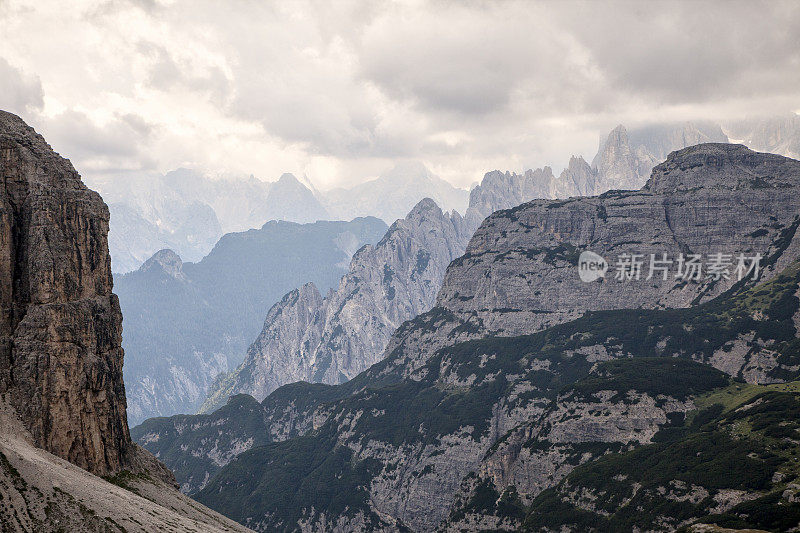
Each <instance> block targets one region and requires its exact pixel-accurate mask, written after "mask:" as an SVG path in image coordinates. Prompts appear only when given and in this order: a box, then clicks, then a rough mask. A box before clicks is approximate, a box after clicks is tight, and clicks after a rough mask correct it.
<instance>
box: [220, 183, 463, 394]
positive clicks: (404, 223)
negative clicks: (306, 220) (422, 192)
mask: <svg viewBox="0 0 800 533" xmlns="http://www.w3.org/2000/svg"><path fill="white" fill-rule="evenodd" d="M473 230H474V227H470V226H469V225H468V224H467V223H466V221H465V220H464V219H463V218H462V217H461V215H459V214H458V213H457V212H452V213H446V212H443V211H442V210H441V209H440V208H439V206H437V205H436V203H435V202H434V201H433V200H431V199H429V198H426V199H424V200H422V201H421V202H419V203H418V204H417V205H416V206H415V207H414V209H412V210H411V212H410V213H409V214H408V216H406V217H405V218H404V219H400V220H398V221H397V222H395V223H394V224H393V225H392V227H391V228H389V231H388V232H387V233H386V235H385V236H384V237H383V239H381V241H380V242H379V243H378V244H377V245H375V246H371V245H367V246H364V247H363V248H361V249H360V250H359V251H358V252H356V254H355V255H354V257H353V260H352V262H351V264H350V271H349V272H348V274H347V275H346V276H344V277H343V278H342V279H341V280H340V282H339V286H338V287H337V288H336V290H333V291H331V292H330V293H329V294H328V295H327V296H326V297H324V298H323V297H322V295H321V294H320V292H319V290H318V289H317V287H316V286H315V285H314V284H313V283H309V284H306V285H304V286H303V287H301V288H299V289H296V290H294V291H292V292H290V293H288V294H287V295H286V296H284V297H283V299H282V300H281V301H280V302H278V303H277V304H275V306H273V308H272V309H271V310H270V311H269V313H268V314H267V317H266V320H265V322H264V329H263V330H262V331H261V334H260V335H259V336H258V338H257V339H256V341H255V342H254V343H253V344H252V346H251V347H250V349H249V350H248V353H247V358H246V359H245V361H244V363H243V364H242V366H241V367H240V368H239V369H238V370H237V371H236V373H235V375H234V377H233V379H232V380H231V383H230V384H228V388H223V390H221V391H219V392H217V394H216V396H217V400H218V401H217V402H216V405H214V406H215V407H216V406H219V403H220V401H221V402H223V403H224V402H225V401H227V398H228V397H229V396H230V395H231V394H235V393H244V394H250V395H252V396H254V397H255V398H256V399H258V400H262V399H264V398H265V397H266V396H267V395H268V394H269V393H271V392H272V391H274V390H275V389H277V388H278V387H280V386H281V385H285V384H287V383H293V382H296V381H309V382H315V383H327V384H337V383H342V382H344V381H347V380H349V379H352V378H353V377H354V376H356V375H357V374H359V373H360V372H363V371H364V370H366V369H367V368H369V367H370V366H372V365H373V364H374V363H376V362H378V360H380V357H381V355H382V354H383V350H384V349H385V347H386V343H387V341H388V340H389V337H390V336H391V335H392V332H394V330H395V329H397V327H398V326H399V325H400V324H402V323H403V322H404V321H405V320H408V319H410V318H412V317H414V316H416V315H417V314H419V313H422V312H425V311H427V310H429V309H430V308H431V306H432V305H433V302H434V299H435V297H436V293H437V291H438V290H439V286H440V284H441V280H442V278H443V277H444V273H445V269H446V268H447V265H448V264H449V263H450V261H452V260H453V259H455V258H456V257H458V256H460V255H461V254H462V253H464V248H465V246H466V243H467V241H468V240H469V237H470V236H471V234H472V231H473ZM213 403H214V402H212V404H213ZM207 407H210V406H207ZM209 410H210V409H209Z"/></svg>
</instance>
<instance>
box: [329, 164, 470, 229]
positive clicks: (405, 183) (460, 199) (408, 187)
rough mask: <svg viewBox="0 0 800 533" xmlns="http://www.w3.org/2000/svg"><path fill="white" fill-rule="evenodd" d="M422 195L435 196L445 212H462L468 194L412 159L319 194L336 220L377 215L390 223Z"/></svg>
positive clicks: (421, 197) (402, 215)
mask: <svg viewBox="0 0 800 533" xmlns="http://www.w3.org/2000/svg"><path fill="white" fill-rule="evenodd" d="M423 198H431V199H433V201H435V202H436V204H437V205H439V206H440V207H441V208H442V209H443V210H445V211H458V212H459V213H463V212H464V211H465V210H466V208H467V201H468V199H469V193H468V192H467V191H465V190H463V189H457V188H456V187H453V186H452V185H450V184H449V183H448V182H446V181H444V180H443V179H441V178H438V177H436V176H434V175H433V174H432V173H431V171H430V170H428V169H427V168H426V167H425V165H423V164H422V163H419V162H413V161H412V162H406V163H398V164H397V165H395V166H394V167H393V168H392V169H390V170H389V171H387V172H385V173H383V174H381V176H380V177H378V178H377V179H374V180H370V181H367V182H364V183H360V184H358V185H355V186H353V187H349V188H337V189H332V190H330V191H326V192H324V193H321V194H320V199H321V201H322V203H323V204H324V205H325V208H326V209H327V210H328V212H330V213H331V215H333V217H334V218H335V219H337V220H342V219H343V220H349V219H351V218H353V217H360V216H376V217H378V218H381V219H383V220H384V221H386V223H387V224H391V223H393V222H394V221H395V220H397V219H400V218H403V217H405V216H406V215H407V214H408V212H409V211H411V209H412V208H413V207H414V206H415V205H416V204H417V203H418V202H419V201H420V200H422V199H423Z"/></svg>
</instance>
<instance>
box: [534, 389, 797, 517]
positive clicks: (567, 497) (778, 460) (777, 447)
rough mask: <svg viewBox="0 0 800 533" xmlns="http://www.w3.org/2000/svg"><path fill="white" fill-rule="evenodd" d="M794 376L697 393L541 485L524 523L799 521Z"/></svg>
mask: <svg viewBox="0 0 800 533" xmlns="http://www.w3.org/2000/svg"><path fill="white" fill-rule="evenodd" d="M798 385H800V383H798V382H794V383H792V384H791V385H789V386H787V385H781V386H771V387H754V386H743V385H740V384H736V385H733V386H730V387H727V388H726V389H722V390H719V391H715V393H713V394H708V395H706V397H701V398H700V399H699V401H698V403H700V404H701V405H703V404H706V405H707V407H706V408H705V409H703V410H701V411H699V412H697V413H696V414H694V413H693V415H694V416H692V417H690V419H689V420H688V421H687V423H682V422H681V421H680V420H678V421H677V423H676V424H674V426H675V427H670V428H668V430H662V431H661V432H660V433H659V434H657V437H658V438H656V439H655V441H656V442H655V443H653V444H649V445H647V446H643V447H641V448H636V449H634V450H632V451H628V452H623V453H618V454H613V455H609V456H607V457H604V458H602V459H600V460H598V461H596V462H592V463H589V464H586V465H584V466H581V467H579V468H577V469H575V470H574V471H573V472H572V473H570V475H568V476H567V477H566V478H565V479H564V480H563V481H562V482H561V483H559V484H558V485H557V486H556V487H554V488H552V489H549V490H548V491H546V492H544V493H542V494H540V495H539V496H538V497H537V498H536V499H535V500H534V501H533V502H532V504H531V506H530V510H529V511H528V516H527V517H526V519H525V521H524V525H523V528H524V530H526V531H552V530H554V529H555V530H560V531H608V532H612V531H628V530H635V529H640V530H649V531H667V530H671V529H674V528H677V527H679V526H680V525H682V524H686V523H691V522H695V523H701V524H714V525H717V526H719V527H729V528H735V529H737V530H739V529H747V530H748V531H754V530H756V529H757V530H760V531H765V530H766V531H791V530H793V529H794V528H796V527H797V525H798V524H800V499H798V495H800V494H799V493H800V490H799V489H800V485H798V484H797V481H798V468H797V464H796V460H795V459H796V457H797V454H798V452H800V450H799V449H798V445H797V438H796V437H797V434H798V429H800V426H799V425H798V423H797V417H798V414H800V387H798ZM726 396H727V398H726ZM731 396H734V397H735V396H739V397H740V398H741V397H742V396H744V397H745V398H747V399H746V400H745V399H743V398H741V399H740V401H739V403H734V402H730V401H729V398H730V397H731ZM709 398H710V399H712V401H711V402H709ZM716 398H724V400H721V401H718V402H716V401H714V399H716ZM712 402H713V403H712ZM645 472H646V475H643V474H644V473H645Z"/></svg>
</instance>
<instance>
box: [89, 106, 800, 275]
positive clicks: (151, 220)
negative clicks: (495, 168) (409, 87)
mask: <svg viewBox="0 0 800 533" xmlns="http://www.w3.org/2000/svg"><path fill="white" fill-rule="evenodd" d="M729 141H731V142H741V143H743V144H745V145H746V146H748V147H749V148H751V149H753V150H759V151H765V152H773V153H777V154H781V155H785V156H788V157H797V156H798V155H799V154H800V117H798V116H797V115H794V114H788V115H785V116H780V117H774V118H765V119H752V120H741V121H737V122H730V123H724V124H723V123H715V122H708V121H705V122H702V121H701V122H691V123H690V122H686V123H680V124H657V125H651V126H646V127H638V128H633V129H629V130H626V129H625V128H623V127H617V128H615V129H614V130H613V131H612V133H611V134H610V135H609V136H608V137H607V138H604V139H603V140H602V141H601V143H600V148H599V150H598V152H597V155H596V156H595V157H594V158H593V159H592V163H591V165H589V164H588V163H586V161H585V160H583V159H582V158H575V160H574V161H570V164H569V165H568V167H567V168H566V169H565V170H564V172H566V174H564V173H562V174H561V175H560V176H559V177H558V178H560V180H559V179H557V178H556V176H554V175H553V172H552V169H551V168H550V167H543V168H542V169H541V174H540V175H536V176H534V175H533V171H530V175H529V173H528V172H525V173H523V176H528V177H527V178H525V179H524V180H523V182H527V183H528V185H525V183H522V184H521V187H522V188H520V189H519V191H518V193H519V194H520V195H521V196H520V197H526V198H530V197H550V198H557V197H564V196H569V195H573V194H580V195H590V194H595V193H597V192H599V191H604V190H609V189H637V188H639V187H641V186H642V185H643V184H644V181H645V180H646V178H647V176H648V175H649V173H650V169H651V168H653V166H654V165H655V163H656V162H658V161H662V160H663V159H664V158H665V157H666V156H667V154H668V153H669V152H670V151H671V150H675V149H677V148H682V147H685V146H691V145H693V144H697V143H701V142H729ZM90 186H91V187H92V188H94V189H96V190H97V191H98V192H100V193H101V195H102V196H103V199H104V200H105V201H106V203H108V204H109V209H110V211H111V233H110V236H109V242H110V248H111V257H112V268H113V270H114V272H116V273H124V272H130V271H132V270H135V269H136V268H138V267H139V266H140V265H141V264H142V263H144V261H146V260H147V259H148V258H149V257H151V256H152V255H153V254H154V253H155V252H157V251H158V250H161V249H163V248H169V249H172V250H174V251H175V252H177V253H178V254H179V255H180V256H181V258H182V259H184V260H186V261H198V260H200V259H201V258H202V257H203V256H205V255H206V254H207V253H208V252H209V251H210V250H211V248H212V247H213V246H214V243H216V242H217V240H219V238H220V237H221V236H222V235H223V234H225V233H229V232H232V231H244V230H247V229H251V228H260V227H261V225H262V224H264V222H266V221H268V220H286V221H291V222H300V223H304V222H314V221H317V220H352V219H353V218H355V217H360V216H375V217H378V218H380V219H382V220H383V221H384V222H386V223H387V224H391V223H393V222H394V221H395V220H397V219H400V218H403V217H405V216H406V214H407V213H408V212H409V211H410V210H411V208H412V207H414V205H416V204H417V202H419V201H420V200H422V199H423V198H431V199H433V200H434V201H435V202H436V203H437V205H439V206H440V207H441V208H442V209H444V210H445V211H451V210H457V211H459V212H460V213H464V211H465V210H466V209H467V205H468V203H469V192H468V191H466V190H464V189H459V188H456V187H454V186H452V185H451V184H450V183H448V182H446V181H445V180H442V179H440V178H438V177H436V176H434V175H433V174H432V173H431V172H430V170H429V169H428V168H426V167H425V165H423V164H422V163H419V162H413V161H411V162H403V163H400V164H398V165H397V166H395V167H394V168H392V169H391V170H389V171H387V172H385V173H384V174H382V175H381V176H380V177H378V178H376V179H373V180H370V181H367V182H364V183H361V184H358V185H356V186H353V187H350V188H336V189H331V190H329V191H324V192H321V191H318V190H316V189H315V188H314V186H313V185H312V184H311V183H310V182H308V181H307V180H305V179H303V180H302V181H301V180H300V179H298V178H296V177H295V176H293V175H292V174H284V175H283V176H281V178H280V179H279V180H278V181H275V182H266V181H262V180H259V179H256V178H254V177H252V176H251V177H249V178H247V179H213V178H210V177H207V176H205V175H203V174H202V173H200V172H197V171H193V170H187V169H178V170H174V171H172V172H168V173H167V174H165V175H163V176H148V177H135V178H128V177H126V178H119V177H117V178H109V179H106V180H99V181H95V182H92V183H90ZM531 186H534V187H536V188H537V190H536V191H532V190H526V187H528V189H530V187H531ZM514 205H516V204H514Z"/></svg>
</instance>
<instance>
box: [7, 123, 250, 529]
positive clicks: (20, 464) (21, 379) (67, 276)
mask: <svg viewBox="0 0 800 533" xmlns="http://www.w3.org/2000/svg"><path fill="white" fill-rule="evenodd" d="M0 179H2V188H0V233H1V234H2V238H0V244H1V245H2V246H0V252H2V253H0V258H1V259H0V300H2V304H3V305H2V316H1V318H0V324H2V326H0V529H2V531H31V532H32V531H37V532H38V531H43V532H47V531H54V532H55V531H126V530H127V531H134V530H135V531H153V530H163V531H168V530H173V531H174V530H183V531H188V530H191V529H195V528H196V529H203V530H208V531H244V529H243V528H241V527H239V526H236V525H235V524H232V523H231V522H230V521H228V520H226V519H224V518H223V517H221V516H219V515H217V514H216V513H214V512H212V511H210V510H208V509H205V508H203V507H202V506H200V505H198V504H196V503H193V502H190V501H189V500H187V499H186V498H184V497H183V496H181V495H180V494H179V493H178V492H177V491H176V490H175V487H174V483H175V479H174V477H173V476H172V474H171V473H170V472H169V471H168V470H167V469H166V468H165V467H164V466H163V465H162V464H161V463H159V462H158V461H156V460H155V459H154V458H153V456H152V455H150V454H149V453H148V452H146V451H144V450H143V449H141V448H140V447H139V446H137V445H136V444H134V443H133V441H131V438H130V435H129V431H128V424H127V421H126V416H125V414H126V403H125V387H124V384H123V381H122V360H123V351H122V347H121V340H122V339H121V332H122V315H121V313H120V308H119V302H118V300H117V297H116V296H115V295H114V294H113V292H112V288H113V280H112V275H111V261H110V257H109V253H108V241H107V234H108V221H109V214H108V208H107V207H106V205H105V204H104V203H103V201H102V200H101V198H100V196H99V195H98V194H97V193H95V192H94V191H91V190H89V189H88V188H87V187H86V186H85V185H84V184H83V183H82V182H81V179H80V176H79V175H78V173H77V172H76V171H75V169H73V168H72V165H71V164H70V163H69V161H67V160H65V159H62V158H61V157H59V156H58V154H56V153H55V152H53V150H52V149H51V148H50V146H49V145H48V144H47V143H46V142H45V140H44V139H43V138H42V137H41V136H40V135H38V134H36V132H35V131H34V130H33V129H32V128H30V127H28V126H27V125H26V124H25V123H24V122H23V121H22V120H21V119H20V118H19V117H17V116H15V115H12V114H10V113H6V112H3V111H0ZM99 476H104V477H106V478H108V479H111V480H114V481H117V482H118V483H121V484H126V485H128V486H129V488H130V490H132V491H139V492H140V493H141V494H142V496H137V495H136V494H134V492H129V491H128V490H124V489H123V488H119V487H114V486H113V485H112V484H110V483H108V482H106V481H103V480H102V479H101V478H100V477H99ZM124 480H132V481H131V483H130V484H128V483H126V482H125V481H124ZM145 480H146V481H145ZM149 500H154V501H149ZM156 502H159V503H156ZM122 524H124V526H123V525H122Z"/></svg>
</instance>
